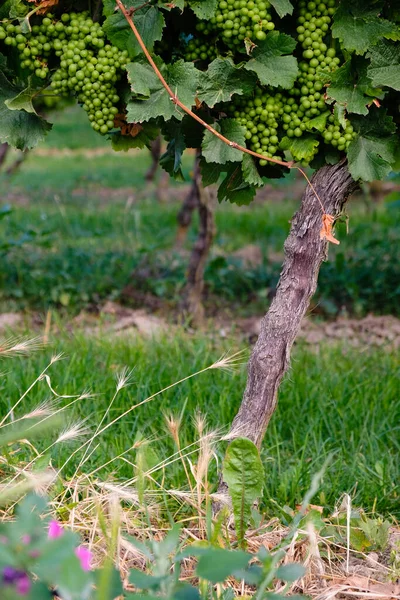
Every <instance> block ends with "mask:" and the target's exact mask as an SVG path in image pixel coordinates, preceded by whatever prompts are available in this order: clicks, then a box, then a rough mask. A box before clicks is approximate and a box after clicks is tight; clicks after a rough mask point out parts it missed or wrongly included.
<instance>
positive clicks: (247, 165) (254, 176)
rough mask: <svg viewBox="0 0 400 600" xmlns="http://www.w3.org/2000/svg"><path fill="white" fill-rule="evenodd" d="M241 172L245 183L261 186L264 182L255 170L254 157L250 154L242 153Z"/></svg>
mask: <svg viewBox="0 0 400 600" xmlns="http://www.w3.org/2000/svg"><path fill="white" fill-rule="evenodd" d="M242 174H243V178H244V180H245V181H246V183H250V184H251V185H254V186H256V187H262V186H263V185H264V182H263V180H262V178H261V177H260V174H259V172H258V170H257V166H256V163H255V161H254V158H253V157H252V156H251V155H250V154H243V160H242Z"/></svg>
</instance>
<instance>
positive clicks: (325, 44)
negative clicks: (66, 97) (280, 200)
mask: <svg viewBox="0 0 400 600" xmlns="http://www.w3.org/2000/svg"><path fill="white" fill-rule="evenodd" d="M271 5H272V6H269V3H268V6H265V3H263V2H262V1H260V0H256V1H255V3H254V7H253V6H252V7H251V8H250V9H249V8H248V7H247V6H235V5H232V6H231V5H230V4H229V3H227V2H226V1H225V0H190V1H188V2H187V4H186V5H185V4H184V2H183V1H182V0H180V1H179V2H177V3H169V4H162V3H151V4H143V3H142V2H141V0H127V1H126V3H125V6H126V8H127V9H128V11H131V13H132V16H133V20H134V22H135V25H136V27H137V29H138V31H139V34H140V36H141V37H142V39H143V42H144V44H145V45H146V47H147V49H148V51H149V52H150V53H152V55H153V58H154V60H155V62H156V64H157V66H158V68H159V69H160V71H161V74H162V76H163V77H164V78H165V80H166V82H167V83H168V85H169V86H170V88H171V90H172V93H173V94H174V95H177V97H178V98H179V100H180V101H181V102H182V103H183V104H184V105H185V106H186V107H187V108H190V109H194V110H196V111H197V112H198V114H199V115H201V117H202V118H206V119H207V122H208V123H209V124H211V125H213V127H214V128H215V129H216V130H217V131H224V130H226V132H227V134H228V133H229V132H230V131H231V132H232V138H231V139H232V141H238V140H237V139H235V132H236V130H234V129H233V128H232V123H231V122H229V121H228V123H226V121H227V116H228V119H235V120H236V121H237V123H238V126H239V127H243V128H244V131H243V134H244V137H245V139H244V140H243V135H242V134H240V136H239V138H240V140H241V141H240V143H241V144H242V145H247V146H248V147H249V148H250V149H252V150H253V151H255V152H257V153H258V154H260V156H262V157H263V158H261V159H260V162H259V164H257V163H254V166H253V163H250V162H249V159H248V157H246V158H245V159H243V156H242V154H240V153H238V152H237V151H236V150H235V149H234V148H232V147H229V146H227V147H226V149H225V150H223V149H222V148H219V149H218V146H219V144H220V142H219V141H218V140H217V139H215V141H214V142H213V141H212V140H211V136H212V135H213V134H211V133H210V132H206V134H205V142H204V144H203V156H204V157H205V158H206V161H207V162H208V163H209V164H210V165H211V164H212V163H213V162H214V161H215V162H216V164H217V165H218V164H226V163H227V167H226V169H225V170H224V171H221V169H218V168H214V170H212V169H211V168H207V167H205V170H206V169H207V174H210V173H213V175H212V177H214V178H215V177H217V175H218V178H219V175H220V174H221V173H225V177H224V178H223V179H221V185H222V189H220V191H219V199H220V200H228V201H231V202H238V203H239V204H247V203H248V202H250V201H251V199H252V198H253V197H254V190H255V187H259V186H261V182H264V181H265V180H266V178H267V176H272V173H273V176H274V177H275V176H277V175H279V176H282V175H283V174H284V172H285V171H284V168H282V167H280V168H274V169H273V170H272V171H265V170H264V168H265V167H266V165H267V163H268V159H269V158H274V157H275V158H280V159H290V158H293V159H295V160H297V161H300V162H302V163H303V164H323V162H324V161H328V162H333V161H335V160H339V159H340V158H343V157H344V156H345V155H347V156H348V159H349V163H350V168H351V172H352V175H353V176H354V177H355V178H357V179H362V180H366V181H369V180H371V178H382V177H384V176H385V175H386V174H387V173H388V172H390V171H391V170H392V169H393V167H394V165H395V164H396V158H397V157H396V155H395V153H394V152H393V150H392V148H391V147H389V146H390V145H389V144H388V142H389V140H388V139H386V131H385V130H384V131H383V135H382V136H381V135H380V133H379V132H377V133H376V134H374V137H373V140H372V139H371V137H368V136H365V135H364V132H363V131H361V129H362V128H361V127H360V125H359V121H357V117H356V116H357V115H362V116H363V117H365V118H366V119H367V120H368V119H370V117H371V118H374V115H373V104H374V101H375V102H376V101H377V99H379V100H380V102H381V104H382V108H383V109H384V110H385V111H387V114H388V115H389V116H390V117H392V118H393V121H394V122H395V123H398V116H397V115H398V99H397V97H396V96H395V93H396V92H398V91H400V82H399V79H398V72H399V69H400V65H399V58H400V54H399V52H400V50H399V48H400V40H399V36H398V23H397V21H398V20H399V14H398V8H397V7H394V6H393V5H392V3H391V2H389V0H385V1H383V0H382V1H379V2H377V1H375V0H366V1H364V0H356V1H355V2H340V3H339V2H338V1H337V0H327V2H326V3H325V4H324V3H321V4H318V3H315V2H311V1H306V0H300V1H299V2H298V3H296V4H295V5H294V4H292V3H291V2H290V0H274V1H273V2H272V3H271ZM27 10H28V6H27V4H26V2H24V0H19V1H13V2H8V3H6V5H5V6H3V8H2V14H3V21H2V23H3V24H2V25H1V26H0V45H1V52H2V53H3V55H4V56H5V57H6V59H3V60H2V61H0V64H1V65H2V70H3V73H2V75H1V77H2V78H4V79H3V84H4V85H2V86H1V87H2V89H3V88H4V90H3V96H2V97H0V116H1V117H2V126H1V128H0V139H3V140H5V141H9V143H10V144H11V145H13V146H17V147H19V148H28V147H32V146H34V145H36V144H37V143H39V142H40V141H41V140H42V139H43V137H44V136H45V134H46V133H47V130H48V128H49V125H48V124H47V123H46V122H45V121H43V119H41V118H39V117H38V116H37V115H35V113H34V111H33V110H34V109H33V105H32V98H33V97H34V96H35V95H36V94H38V93H39V92H40V90H41V89H42V88H43V87H46V86H47V85H48V83H49V81H50V78H52V80H53V86H54V89H55V90H56V91H57V90H58V91H60V90H61V91H63V92H64V91H68V93H70V92H73V93H74V94H75V95H76V97H77V100H78V102H79V103H81V104H82V105H83V107H84V108H85V110H87V112H88V114H89V118H90V120H91V122H92V124H93V127H94V129H95V130H98V131H100V133H103V134H107V133H108V134H109V137H110V139H111V143H112V147H113V148H114V149H115V150H127V149H129V148H131V147H143V146H144V145H149V144H150V142H151V140H152V139H154V132H155V130H156V129H158V130H161V131H162V132H163V133H166V136H167V141H168V149H167V152H166V154H165V156H164V157H163V160H162V166H163V167H164V168H165V170H166V171H167V172H168V173H169V174H170V175H171V176H173V177H175V178H176V177H177V178H181V177H182V173H181V157H182V155H183V153H184V151H185V149H186V147H190V148H192V147H194V145H193V144H194V142H192V143H188V139H187V135H186V133H185V132H184V130H182V129H181V128H180V127H177V126H175V125H174V124H173V123H174V121H181V120H182V118H183V114H184V113H183V111H182V110H181V109H179V108H178V107H177V106H176V105H175V103H174V101H173V99H172V100H171V98H170V97H169V95H168V93H167V91H166V89H165V88H164V87H163V85H162V83H161V81H160V80H159V78H158V77H157V75H156V73H155V72H154V71H153V69H152V67H151V66H150V64H149V63H148V61H147V58H146V57H145V56H144V55H143V52H142V49H141V47H140V45H139V43H138V40H137V39H136V37H135V35H134V33H133V31H132V30H131V28H130V26H129V24H128V22H127V20H126V19H125V17H124V15H123V14H122V12H121V11H120V10H116V9H115V3H114V2H113V1H112V0H103V11H102V14H103V17H102V19H101V20H100V23H97V22H96V23H93V21H91V20H90V18H89V16H88V14H87V13H84V12H78V13H71V15H72V18H71V22H74V23H75V24H76V23H78V22H79V23H81V24H82V27H83V28H85V27H86V28H88V30H89V33H88V34H87V35H86V31H85V32H83V33H82V32H81V26H79V27H77V28H78V30H79V33H74V32H73V31H72V30H73V27H70V26H68V25H66V23H67V22H68V19H69V16H68V14H65V13H62V12H61V11H62V8H61V10H59V11H56V16H54V15H52V14H51V13H49V15H50V16H46V17H43V16H37V15H36V14H33V15H32V16H31V17H30V23H29V26H30V27H31V30H32V31H31V32H30V31H29V27H28V22H27V21H26V20H24V19H23V18H22V19H21V24H17V25H14V23H13V22H12V20H13V19H17V18H18V17H25V15H26V14H27ZM7 16H9V18H10V20H9V21H8V20H7ZM60 17H61V18H60ZM83 23H85V24H83ZM55 31H56V33H55ZM38 33H39V34H40V35H39V36H38ZM71 35H72V36H77V38H76V39H75V38H70V37H69V36H71ZM40 36H42V38H43V39H42V41H40V40H39V37H40ZM82 36H83V37H82ZM44 38H46V41H44ZM87 38H90V39H87ZM103 38H104V39H103ZM217 38H218V41H216V40H217ZM332 38H333V39H332ZM35 40H36V41H37V47H36V46H35V47H34V50H33V54H32V53H31V42H32V41H35ZM78 40H79V44H81V45H82V43H83V44H85V45H86V46H87V48H86V46H85V48H83V50H82V48H79V49H77V52H76V53H75V54H74V52H75V50H74V48H75V42H77V43H78ZM335 40H336V43H335ZM60 44H61V45H60ZM103 47H104V48H106V50H105V56H103V54H104V52H103V50H102V49H103ZM35 48H36V49H35ZM66 49H67V50H66ZM88 49H89V50H88ZM116 49H119V51H120V53H119V54H118V55H116V57H114V54H113V53H114V51H116ZM78 50H79V52H82V51H83V52H84V53H85V52H86V55H80V54H79V55H78ZM68 52H71V54H72V56H71V57H70V56H69V54H68ZM87 52H89V55H90V56H88V54H87ZM92 54H93V56H92ZM126 56H129V57H130V59H131V63H130V64H129V65H128V66H127V69H126V74H125V72H124V70H123V69H124V66H125V62H126ZM92 58H93V59H95V61H98V62H92V63H90V61H91V60H92ZM39 59H40V60H39ZM89 59H90V60H89ZM104 60H105V61H106V62H105V63H104V64H103V62H104ZM68 61H70V62H71V64H69V63H68ZM101 61H103V62H101ZM211 61H212V62H211ZM36 63H37V64H36ZM67 63H68V64H67ZM89 63H90V65H91V66H89ZM113 64H115V67H114V71H115V72H114V71H111V66H112V65H113ZM93 65H97V66H96V68H94V67H93V69H92V66H93ZM97 67H99V69H98V68H97ZM108 67H110V72H109V70H108ZM32 69H33V71H32ZM93 70H94V71H95V73H96V75H95V79H93V77H92V72H93ZM202 71H203V73H202ZM77 72H78V73H79V77H76V76H75V74H76V73H77ZM75 79H76V80H77V81H75ZM97 79H98V81H97ZM109 80H110V81H109ZM110 82H111V84H112V86H111V88H112V89H111V88H110V86H109V85H108V84H109V83H110ZM111 84H110V85H111ZM98 87H99V88H100V89H102V90H104V91H102V92H99V91H98V89H97V88H98ZM129 88H130V89H129ZM93 89H94V91H93ZM101 94H103V95H104V96H105V98H104V100H102V99H101V98H100V95H101ZM97 95H98V96H99V97H97ZM103 101H106V105H105V106H99V102H100V103H102V102H103ZM92 104H93V106H92ZM109 104H110V106H109ZM2 107H3V108H2ZM11 109H14V110H11ZM100 109H101V110H100ZM117 111H118V113H119V114H120V115H122V117H123V119H125V118H126V120H127V122H128V124H131V125H134V126H136V124H138V123H140V124H142V125H143V129H141V130H140V133H139V134H138V135H137V136H136V137H134V136H129V135H125V133H124V131H123V130H122V129H121V125H120V121H118V120H115V119H114V116H115V114H116V113H117ZM170 122H171V126H169V124H170ZM165 124H168V126H167V127H165ZM325 124H327V127H326V128H324V125H325ZM147 126H149V127H150V130H149V131H150V132H151V135H148V134H147V131H148V130H147ZM396 127H397V125H396ZM17 131H18V133H17ZM173 132H175V134H176V138H175V137H174V133H173ZM310 133H312V135H310ZM228 137H229V136H228ZM376 140H378V141H376ZM375 142H376V143H375ZM196 144H197V147H199V146H200V145H201V142H200V136H198V135H197V136H196ZM327 146H333V150H331V149H328V148H327ZM240 161H243V165H242V168H241V169H240V170H238V169H236V167H232V165H229V164H228V163H229V162H240ZM256 170H257V171H258V173H256V172H255V171H256ZM206 181H207V182H208V181H210V179H209V178H207V179H206Z"/></svg>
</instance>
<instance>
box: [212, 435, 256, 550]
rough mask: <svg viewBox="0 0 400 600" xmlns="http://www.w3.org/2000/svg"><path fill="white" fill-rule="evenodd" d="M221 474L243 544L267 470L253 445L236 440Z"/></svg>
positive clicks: (228, 450) (239, 439)
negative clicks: (226, 486) (253, 507)
mask: <svg viewBox="0 0 400 600" xmlns="http://www.w3.org/2000/svg"><path fill="white" fill-rule="evenodd" d="M222 474H223V478H224V481H225V482H226V484H227V485H228V490H229V495H230V497H231V500H232V508H233V516H234V519H235V528H236V534H237V536H238V541H239V544H243V543H244V538H245V534H246V529H247V527H248V524H249V521H250V518H251V509H252V506H253V503H254V501H255V500H256V499H257V498H258V497H259V496H260V495H261V491H262V487H263V482H264V469H263V465H262V462H261V459H260V454H259V452H258V449H257V447H256V446H255V444H253V442H251V441H250V440H249V439H247V438H237V439H236V440H234V441H233V442H231V444H230V445H229V446H228V449H227V451H226V454H225V458H224V463H223V468H222Z"/></svg>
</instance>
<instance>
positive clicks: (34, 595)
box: [27, 581, 54, 600]
mask: <svg viewBox="0 0 400 600" xmlns="http://www.w3.org/2000/svg"><path fill="white" fill-rule="evenodd" d="M27 600H54V596H53V593H52V592H50V590H49V588H48V587H47V585H45V584H44V583H41V582H39V581H34V582H33V583H32V587H31V590H30V592H29V596H28V597H27Z"/></svg>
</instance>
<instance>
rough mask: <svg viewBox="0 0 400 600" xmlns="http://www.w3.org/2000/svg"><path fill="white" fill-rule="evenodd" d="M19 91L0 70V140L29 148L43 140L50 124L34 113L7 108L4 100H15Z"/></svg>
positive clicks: (16, 146)
mask: <svg viewBox="0 0 400 600" xmlns="http://www.w3.org/2000/svg"><path fill="white" fill-rule="evenodd" d="M20 91H21V90H18V89H16V88H15V87H14V86H13V85H12V84H11V83H10V82H9V81H8V79H7V78H6V77H5V75H4V74H3V73H1V72H0V142H7V143H8V144H10V146H12V147H13V148H18V150H29V149H31V148H34V146H36V145H37V144H38V143H39V142H41V141H43V140H44V138H45V137H46V134H47V133H48V132H49V131H50V129H51V127H52V126H51V124H50V123H47V121H45V120H44V119H42V118H41V117H39V116H38V115H36V114H34V113H31V112H26V110H10V109H9V108H8V106H7V105H6V102H7V101H11V100H15V99H16V97H18V94H19V92H20ZM25 101H26V98H25Z"/></svg>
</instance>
